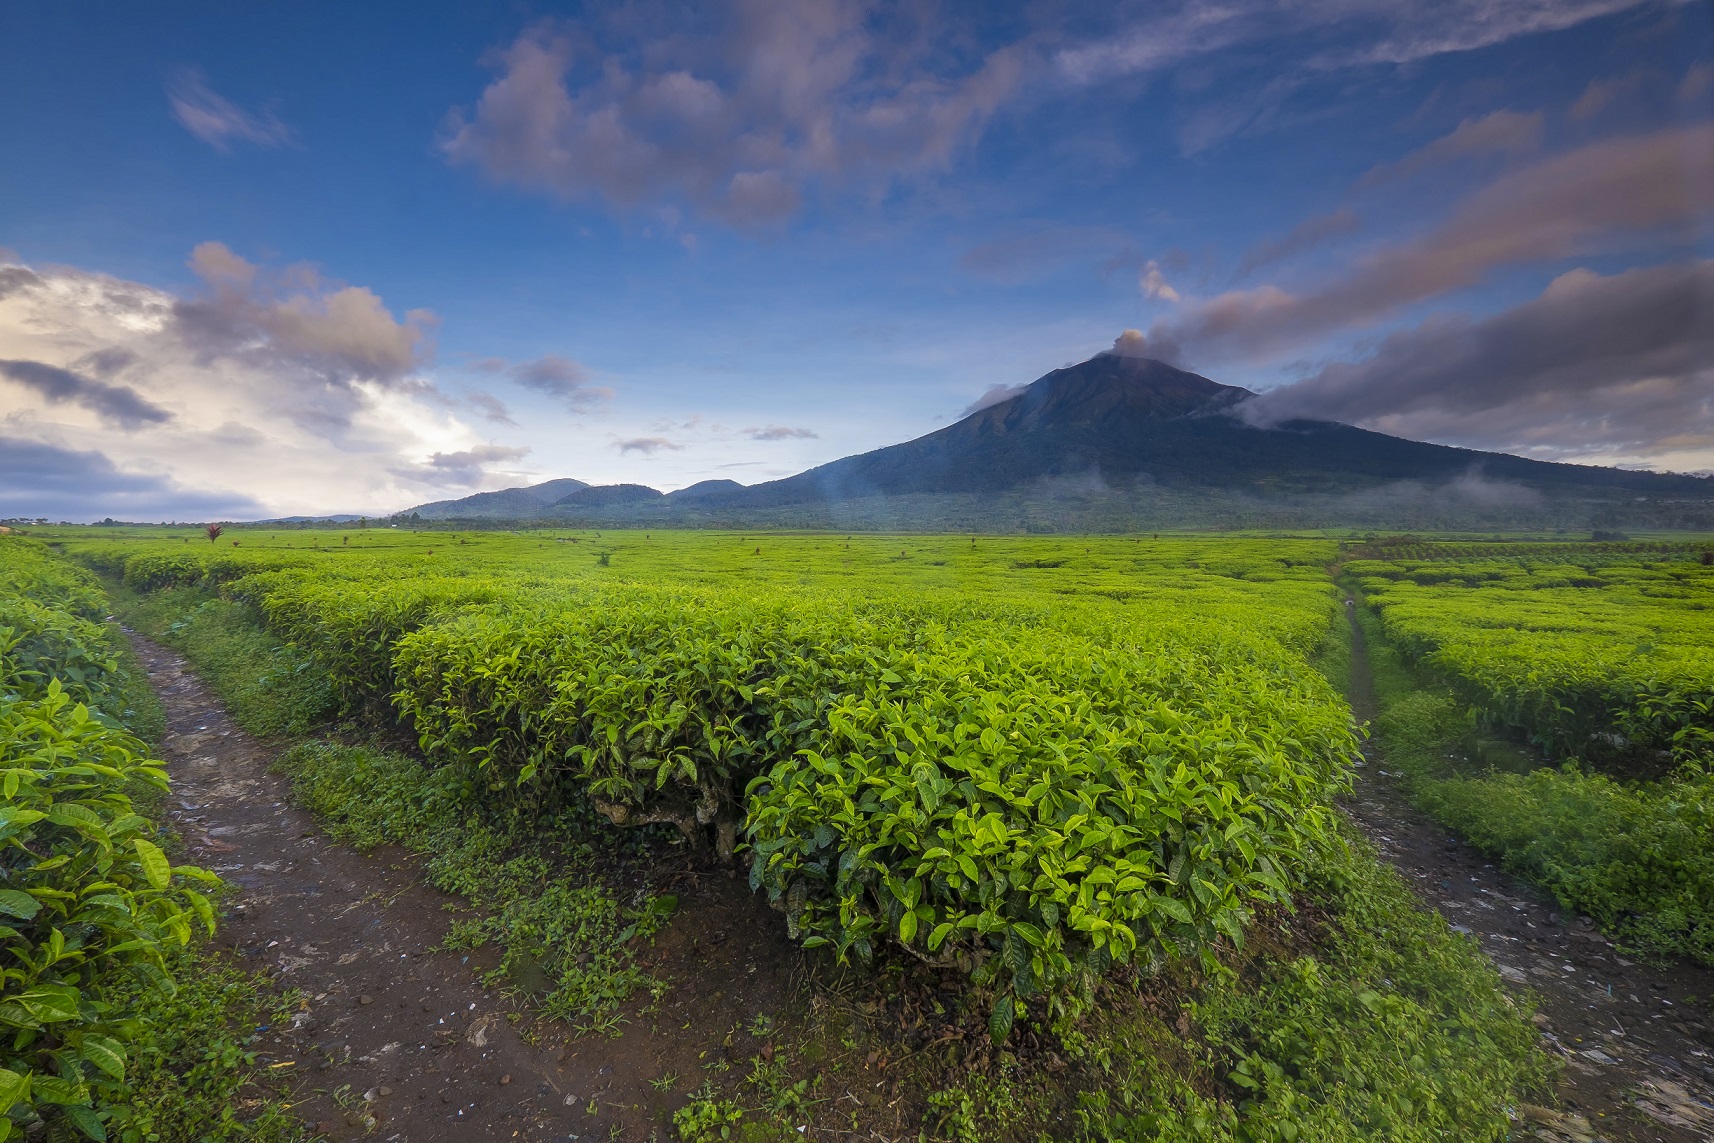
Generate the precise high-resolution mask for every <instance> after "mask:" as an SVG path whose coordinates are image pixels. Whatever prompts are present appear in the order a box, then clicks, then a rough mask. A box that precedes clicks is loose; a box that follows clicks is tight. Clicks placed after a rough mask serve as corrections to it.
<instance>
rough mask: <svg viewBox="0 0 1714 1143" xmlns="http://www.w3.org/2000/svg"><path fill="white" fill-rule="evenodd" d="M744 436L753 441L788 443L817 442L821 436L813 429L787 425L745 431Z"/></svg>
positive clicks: (765, 426) (766, 426)
mask: <svg viewBox="0 0 1714 1143" xmlns="http://www.w3.org/2000/svg"><path fill="white" fill-rule="evenodd" d="M743 432H744V435H745V436H747V437H749V438H750V439H751V440H753V441H787V440H817V439H819V434H818V433H816V432H815V430H813V429H794V428H788V427H787V426H785V425H764V426H762V427H761V428H752V429H745V430H743Z"/></svg>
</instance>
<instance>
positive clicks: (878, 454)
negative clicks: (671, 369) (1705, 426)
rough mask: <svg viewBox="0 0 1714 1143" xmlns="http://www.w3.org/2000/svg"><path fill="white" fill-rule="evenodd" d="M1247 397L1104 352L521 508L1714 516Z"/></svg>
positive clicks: (1021, 518)
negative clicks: (938, 418) (1031, 375)
mask: <svg viewBox="0 0 1714 1143" xmlns="http://www.w3.org/2000/svg"><path fill="white" fill-rule="evenodd" d="M1255 398H1256V394H1254V393H1252V392H1251V391H1250V390H1248V389H1243V388H1239V387H1237V386H1233V385H1222V384H1219V383H1218V382H1215V381H1211V380H1209V379H1208V378H1206V377H1202V376H1199V375H1197V374H1195V373H1190V372H1186V371H1185V370H1182V369H1177V368H1174V367H1173V366H1171V365H1168V364H1166V363H1164V362H1161V361H1155V360H1152V359H1149V358H1139V357H1128V356H1121V355H1118V354H1114V353H1102V354H1098V355H1097V356H1095V357H1093V358H1091V359H1090V360H1088V361H1085V362H1082V363H1080V364H1077V365H1071V366H1067V367H1066V368H1064V369H1056V370H1054V371H1053V372H1051V373H1049V374H1047V375H1046V376H1044V377H1042V378H1040V379H1039V380H1037V381H1035V382H1034V383H1032V384H1031V385H1029V386H1027V387H1026V388H1024V389H1023V390H1022V391H1021V392H1019V393H1018V394H1016V395H1015V396H1013V397H1011V398H1009V399H1007V400H1004V401H1000V402H998V403H996V404H993V405H990V406H988V407H986V408H983V409H979V410H977V411H975V412H973V413H971V414H970V415H968V416H966V417H965V418H963V419H962V420H960V421H958V422H957V423H955V424H952V425H948V426H947V427H946V428H943V429H940V430H938V431H936V432H933V433H929V434H928V435H926V436H923V437H918V438H917V439H915V440H911V441H906V442H904V443H902V444H896V445H890V446H888V447H886V448H881V449H876V450H875V451H873V452H867V453H863V454H861V455H858V456H848V457H844V458H842V459H840V460H836V461H832V462H830V463H828V464H824V465H820V466H819V467H816V468H812V469H810V470H808V471H807V472H802V473H799V474H798V475H796V476H791V477H787V478H785V479H783V480H775V481H769V482H767V483H764V484H756V485H750V486H747V487H746V486H744V485H740V484H738V483H736V482H735V481H729V480H726V481H704V482H702V483H701V484H697V485H693V486H691V487H690V488H685V489H681V490H679V491H678V492H675V493H671V494H668V495H665V496H662V495H661V494H660V493H658V492H655V490H654V489H644V488H642V486H639V485H614V486H607V487H594V488H586V489H580V490H578V491H575V492H573V493H571V494H569V495H566V496H563V497H561V498H559V499H558V500H556V501H554V502H553V503H551V504H548V505H543V506H542V507H541V508H540V509H538V510H537V511H536V512H520V513H518V514H517V517H514V518H525V517H529V518H537V519H543V520H555V521H565V522H567V523H573V522H578V523H587V524H596V525H601V524H605V525H610V526H614V525H622V524H650V523H653V524H658V525H672V524H679V525H701V526H731V527H750V526H756V525H775V526H786V527H845V528H906V529H909V528H933V529H948V528H951V529H971V530H1007V531H1056V530H1077V531H1085V530H1086V531H1110V530H1135V529H1147V528H1149V527H1150V526H1154V527H1184V526H1197V525H1201V526H1209V527H1272V526H1340V525H1346V526H1358V527H1382V528H1388V527H1397V528H1431V527H1438V528H1467V527H1481V528H1501V527H1529V528H1534V527H1566V528H1584V527H1590V526H1603V527H1605V526H1614V525H1627V524H1628V525H1634V526H1639V527H1648V526H1653V527H1688V528H1714V480H1708V479H1703V478H1699V477H1692V476H1677V475H1669V474H1660V473H1652V472H1638V471H1631V470H1625V469H1616V468H1602V467H1596V466H1592V465H1576V464H1555V463H1549V462H1545V461H1537V460H1528V459H1525V458H1523V457H1518V456H1511V455H1509V454H1505V453H1491V452H1478V451H1475V450H1472V449H1463V448H1454V447H1451V446H1447V445H1437V444H1427V443H1424V442H1421V441H1411V440H1405V439H1403V438H1400V437H1392V436H1387V435H1386V434H1384V433H1376V432H1370V431H1369V430H1366V429H1359V428H1354V427H1352V426H1350V425H1343V424H1338V423H1335V422H1331V421H1311V420H1289V421H1284V422H1281V423H1268V422H1267V421H1265V420H1264V419H1263V418H1261V417H1259V416H1258V415H1256V410H1259V409H1260V408H1262V407H1263V406H1260V405H1255V404H1251V402H1253V401H1254V400H1255ZM538 487H545V486H538ZM515 491H527V490H515ZM505 495H507V494H506V493H482V494H478V495H477V496H471V497H466V498H465V499H464V500H462V501H450V502H443V503H444V504H445V505H463V506H466V507H465V509H464V510H463V511H462V512H461V513H460V515H463V516H465V517H466V518H472V517H489V518H498V517H502V516H511V512H510V511H509V510H508V511H500V510H494V511H490V510H489V508H488V506H487V504H486V503H484V504H481V505H478V504H476V503H475V502H477V501H480V500H481V498H482V497H483V496H490V497H493V496H505ZM434 507H436V508H440V507H442V505H436V506H434ZM496 507H498V506H496ZM472 509H480V510H479V511H473V510H472ZM418 511H419V512H421V513H422V514H423V515H424V516H425V517H427V516H428V513H427V512H425V511H423V510H422V509H418Z"/></svg>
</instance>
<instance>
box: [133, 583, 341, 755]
mask: <svg viewBox="0 0 1714 1143" xmlns="http://www.w3.org/2000/svg"><path fill="white" fill-rule="evenodd" d="M122 605H123V606H124V611H125V614H126V617H127V619H128V620H129V621H130V622H131V623H132V624H133V625H134V626H135V627H136V628H137V629H138V630H140V631H142V632H143V633H144V634H145V635H148V636H150V637H151V638H155V639H159V640H161V641H162V642H164V643H166V644H167V645H169V646H171V647H174V648H175V649H177V650H179V651H182V652H183V653H184V655H185V657H186V658H187V659H189V660H190V662H191V663H192V664H193V665H194V666H195V667H196V669H197V671H198V672H199V673H200V674H201V675H202V676H203V677H204V678H205V679H207V680H208V681H209V683H210V684H212V685H213V686H214V688H215V689H216V690H217V691H218V692H219V693H220V696H221V698H222V699H223V700H224V701H225V704H226V706H227V709H228V710H230V711H231V713H232V717H233V719H234V720H235V721H236V722H237V723H238V725H240V726H242V727H243V728H244V729H245V730H247V731H249V732H250V733H251V734H255V735H260V736H263V737H286V736H291V735H302V734H308V733H310V732H312V731H314V730H316V729H318V728H319V727H321V726H324V725H326V724H327V723H328V722H329V721H331V720H332V719H333V718H334V717H336V715H337V713H338V711H339V701H338V695H337V691H336V690H335V687H334V684H333V682H332V680H330V679H329V678H328V677H327V676H326V675H325V674H324V673H322V672H321V671H319V670H317V669H316V665H315V663H314V662H313V661H312V660H311V659H310V657H309V656H308V655H306V654H304V653H303V652H302V651H300V650H299V649H297V648H295V647H292V646H290V645H289V644H286V643H282V642H281V641H280V640H279V639H277V638H274V637H273V636H271V635H269V634H268V633H267V632H265V631H263V630H262V629H261V628H260V626H259V624H258V622H257V617H256V616H255V615H254V613H253V612H252V610H251V608H250V605H248V604H246V603H243V602H240V601H238V600H232V599H222V598H219V597H215V596H210V595H209V594H208V593H207V592H206V591H205V590H204V589H201V588H177V589H169V590H165V591H163V592H161V593H159V594H157V595H154V596H148V597H144V599H143V600H142V601H141V605H140V606H138V605H135V602H134V601H133V600H129V599H122Z"/></svg>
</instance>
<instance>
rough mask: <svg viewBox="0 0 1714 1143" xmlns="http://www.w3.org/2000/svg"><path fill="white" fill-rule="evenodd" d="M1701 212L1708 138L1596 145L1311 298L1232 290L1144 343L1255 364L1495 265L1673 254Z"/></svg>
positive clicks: (1537, 167)
mask: <svg viewBox="0 0 1714 1143" xmlns="http://www.w3.org/2000/svg"><path fill="white" fill-rule="evenodd" d="M1711 210H1714V129H1710V128H1709V127H1708V126H1706V125H1703V126H1697V127H1687V128H1683V129H1674V130H1668V131H1661V132H1658V133H1656V134H1652V135H1644V136H1637V137H1626V138H1617V139H1608V140H1606V141H1604V142H1600V143H1595V144H1592V145H1590V146H1587V147H1582V148H1580V149H1578V150H1575V151H1570V152H1567V153H1565V154H1562V155H1556V156H1554V157H1552V158H1550V159H1546V160H1543V161H1541V162H1539V163H1536V164H1533V165H1531V166H1529V167H1527V168H1524V169H1521V170H1517V171H1513V172H1511V173H1509V174H1506V175H1504V176H1502V177H1500V178H1499V179H1497V180H1495V181H1494V182H1493V183H1491V184H1489V185H1488V186H1487V187H1485V188H1483V189H1482V190H1479V191H1477V192H1476V193H1474V194H1472V195H1470V196H1469V197H1467V198H1466V199H1465V200H1464V201H1463V202H1461V203H1460V204H1459V205H1458V206H1457V208H1456V209H1455V210H1454V211H1453V212H1452V216H1451V217H1450V218H1449V219H1447V220H1446V221H1445V222H1443V223H1442V224H1441V225H1440V226H1438V227H1436V228H1435V229H1434V230H1432V231H1431V232H1429V233H1428V234H1427V235H1425V236H1423V237H1422V238H1420V239H1418V240H1416V241H1414V242H1407V243H1404V244H1402V245H1395V246H1391V247H1388V248H1385V249H1382V250H1380V251H1378V252H1376V253H1375V254H1373V255H1371V256H1369V257H1368V258H1365V259H1363V260H1362V261H1360V262H1358V263H1357V264H1356V266H1355V267H1354V268H1353V269H1352V270H1351V271H1350V272H1349V273H1347V274H1345V275H1344V276H1342V277H1340V278H1336V279H1335V280H1333V281H1332V282H1330V283H1328V284H1327V285H1325V286H1323V287H1322V288H1320V289H1318V290H1313V291H1310V292H1307V293H1302V294H1294V293H1288V292H1287V291H1285V290H1282V289H1280V288H1278V287H1276V286H1271V285H1266V286H1260V287H1257V288H1255V289H1251V290H1234V291H1231V292H1228V293H1225V294H1221V295H1219V296H1217V297H1214V298H1210V299H1208V300H1206V301H1203V302H1200V303H1198V304H1197V305H1195V306H1194V307H1192V308H1190V310H1189V311H1188V312H1187V313H1185V315H1184V316H1183V317H1181V318H1175V319H1171V320H1168V321H1164V322H1160V323H1157V324H1156V325H1155V326H1154V327H1152V328H1151V329H1150V330H1149V341H1150V343H1151V344H1152V345H1154V346H1155V347H1156V348H1157V349H1158V350H1160V353H1159V354H1158V355H1160V356H1166V355H1169V354H1187V355H1192V356H1194V357H1196V358H1197V359H1198V360H1199V361H1200V360H1202V359H1203V358H1208V357H1212V358H1219V357H1225V356H1239V357H1244V356H1262V355H1266V354H1270V353H1274V352H1277V351H1280V350H1283V349H1287V348H1290V347H1292V346H1295V345H1301V344H1303V343H1305V342H1308V341H1311V340H1313V339H1315V338H1317V337H1320V336H1323V335H1325V334H1327V333H1330V332H1333V331H1337V330H1342V329H1346V328H1349V327H1351V326H1356V325H1363V324H1366V323H1369V322H1372V321H1375V320H1378V319H1379V318H1381V317H1384V316H1385V315H1387V314H1389V313H1392V312H1394V311H1395V310H1397V309H1398V308H1399V307H1401V306H1405V305H1408V304H1410V303H1413V302H1418V301H1422V300H1424V299H1427V298H1432V297H1436V296H1438V295H1441V294H1445V293H1447V292H1449V291H1452V290H1456V289H1461V288H1464V287H1468V286H1473V285H1476V284H1478V283H1480V282H1481V281H1482V280H1483V279H1484V278H1485V277H1486V276H1487V275H1488V273H1489V272H1490V271H1492V270H1494V269H1497V268H1499V267H1503V266H1508V265H1517V264H1524V263H1532V262H1543V261H1550V260H1555V259H1560V258H1567V257H1573V256H1576V255H1578V254H1582V253H1587V252H1589V251H1592V250H1595V249H1609V248H1613V247H1615V246H1619V245H1623V244H1625V243H1635V242H1654V243H1657V244H1670V245H1677V246H1679V247H1683V246H1685V245H1688V244H1689V243H1690V241H1691V240H1692V239H1693V238H1694V236H1695V228H1696V227H1697V225H1698V224H1699V222H1700V220H1701V219H1702V218H1703V217H1704V216H1705V215H1706V214H1707V213H1708V212H1709V211H1711Z"/></svg>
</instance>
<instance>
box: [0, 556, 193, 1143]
mask: <svg viewBox="0 0 1714 1143" xmlns="http://www.w3.org/2000/svg"><path fill="white" fill-rule="evenodd" d="M32 566H34V567H36V568H38V569H39V568H40V567H41V564H40V560H39V552H38V551H36V550H32V548H31V547H26V546H22V545H21V544H19V543H18V542H16V541H5V542H3V543H0V567H4V568H6V569H7V572H8V577H7V579H6V580H4V581H0V582H6V583H10V584H11V585H14V587H15V585H17V584H18V583H20V582H29V583H33V582H35V580H34V579H33V578H32V576H33V573H30V574H21V573H20V572H19V570H18V569H19V568H20V567H22V568H24V569H26V571H27V570H28V569H30V568H31V567H32ZM49 574H51V570H50V573H49ZM77 586H78V587H79V589H80V590H77V591H74V592H70V593H65V594H62V595H61V596H60V597H59V598H60V599H62V600H63V601H65V603H66V604H67V605H68V606H77V607H83V608H84V609H86V610H87V606H86V605H87V602H88V600H87V594H86V593H84V592H83V591H82V590H81V587H82V586H83V585H77ZM34 590H35V598H37V599H41V598H48V599H52V598H54V596H53V595H51V594H49V593H46V592H43V591H41V590H39V589H34ZM20 599H22V597H21V596H8V597H7V599H6V602H7V603H9V604H12V605H16V604H17V603H18V602H19V601H20ZM24 602H25V603H26V604H27V605H29V606H42V605H38V604H36V603H34V601H33V600H24ZM97 610H99V609H97ZM14 613H16V612H14ZM68 618H69V619H72V620H73V621H72V622H67V623H62V624H60V625H58V627H57V628H55V629H56V630H57V631H58V632H60V633H62V634H65V635H67V636H68V638H71V639H75V638H76V637H78V636H82V637H83V638H85V639H87V640H88V641H89V642H88V643H83V644H81V645H79V646H77V647H75V648H72V647H71V646H70V644H69V643H68V644H67V645H66V649H64V650H62V651H60V652H59V653H57V655H56V657H55V658H53V659H52V660H51V662H52V664H53V665H54V667H64V668H65V669H68V670H72V671H74V674H73V685H74V686H76V687H77V688H78V689H79V690H80V691H81V692H82V693H84V694H93V693H102V694H106V693H110V692H111V691H112V690H113V689H114V688H113V682H114V680H113V675H114V673H115V671H116V664H115V663H114V661H113V660H112V658H111V657H110V652H109V651H108V648H107V644H106V631H105V629H104V628H101V627H99V626H95V625H92V624H89V623H88V622H87V621H86V620H82V619H76V618H75V617H71V616H68ZM79 623H82V624H84V626H83V627H81V628H80V627H78V626H77V624H79ZM90 644H94V645H93V646H92V645H90ZM21 645H22V644H21V643H20V642H19V641H16V640H14V641H12V642H11V643H9V644H7V645H5V646H4V648H3V649H0V677H4V678H6V679H7V680H9V681H11V683H12V685H13V689H12V691H11V692H10V693H6V694H0V1026H4V1027H5V1029H6V1030H7V1032H8V1033H9V1035H10V1041H9V1043H8V1044H7V1045H6V1047H5V1049H4V1051H3V1052H0V1112H9V1117H8V1118H5V1119H0V1138H14V1137H17V1136H19V1135H21V1134H22V1133H23V1131H24V1128H25V1125H27V1124H29V1123H32V1122H35V1121H37V1120H44V1121H46V1122H47V1124H48V1127H49V1129H50V1131H60V1132H64V1131H66V1130H68V1129H75V1130H76V1131H78V1132H81V1133H82V1134H83V1135H86V1136H88V1137H90V1138H94V1139H102V1138H105V1137H106V1136H107V1134H108V1132H109V1129H110V1128H112V1129H118V1128H122V1127H123V1126H124V1125H125V1123H126V1122H127V1119H126V1116H127V1114H128V1113H127V1112H126V1110H125V1109H126V1107H127V1106H128V1102H129V1097H130V1095H131V1092H132V1088H131V1086H130V1082H129V1079H130V1076H131V1075H132V1074H134V1073H131V1072H128V1068H129V1067H131V1066H132V1065H131V1063H130V1061H131V1060H132V1057H133V1054H134V1049H133V1044H134V1042H135V1041H137V1040H138V1039H139V1038H140V1037H142V1036H143V1035H144V1033H145V1031H146V1029H147V1023H146V1015H147V1005H148V1004H149V1002H150V1000H151V999H152V998H155V997H159V996H162V995H168V996H170V995H171V993H172V991H173V988H174V983H173V980H172V977H171V975H170V974H169V972H168V971H167V970H168V960H169V957H170V956H172V954H173V952H174V950H175V949H177V948H182V947H183V946H184V945H186V944H188V943H189V941H190V939H191V934H192V929H193V926H194V925H201V926H203V927H206V929H207V930H208V931H209V932H212V931H213V928H214V913H213V909H212V907H211V906H210V904H209V902H208V900H207V899H206V898H205V897H203V896H202V894H201V893H199V892H197V891H196V890H195V889H192V888H190V887H189V885H188V884H187V882H195V883H202V884H204V885H211V884H218V879H216V878H215V877H214V876H213V875H211V874H208V873H205V872H203V871H201V870H199V869H195V868H192V867H190V866H179V867H176V868H175V867H173V866H171V865H170V864H169V862H168V860H167V858H166V856H165V855H164V854H163V853H162V851H161V849H160V847H159V846H158V844H157V835H156V830H155V828H154V826H153V824H152V823H151V822H149V821H148V820H147V819H145V818H144V817H142V816H140V815H139V814H137V813H136V812H135V808H134V806H133V803H132V800H131V793H132V792H133V791H135V790H138V789H148V788H153V789H155V790H163V791H164V790H165V789H166V786H167V779H166V773H165V771H164V770H163V769H162V767H161V765H160V763H159V762H156V761H153V760H151V759H150V758H149V757H148V755H147V750H146V748H145V747H144V746H143V744H142V743H141V742H139V741H138V740H137V739H136V738H135V737H134V736H132V735H131V734H129V733H128V732H126V731H124V730H122V729H119V728H118V727H117V726H116V725H114V724H113V723H112V721H111V720H110V719H103V718H98V717H97V716H96V715H95V714H93V713H92V712H91V710H90V708H89V707H88V706H87V705H86V704H85V703H84V702H81V701H74V699H73V697H72V695H70V694H68V693H66V691H65V690H64V689H63V688H62V685H61V682H60V680H59V679H58V678H56V677H51V676H48V677H47V678H46V682H45V684H43V683H42V681H41V680H42V679H43V677H44V675H46V672H47V671H48V670H49V669H52V668H50V666H49V665H48V664H49V662H50V661H49V660H48V659H46V658H43V657H41V656H37V657H35V658H32V659H30V660H29V661H28V662H24V663H21V662H20V661H19V660H18V659H17V657H16V656H17V655H18V654H19V647H20V646H21ZM102 654H107V655H109V657H108V658H105V659H103V658H98V657H97V656H98V655H102ZM85 668H87V671H86V670H85Z"/></svg>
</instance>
